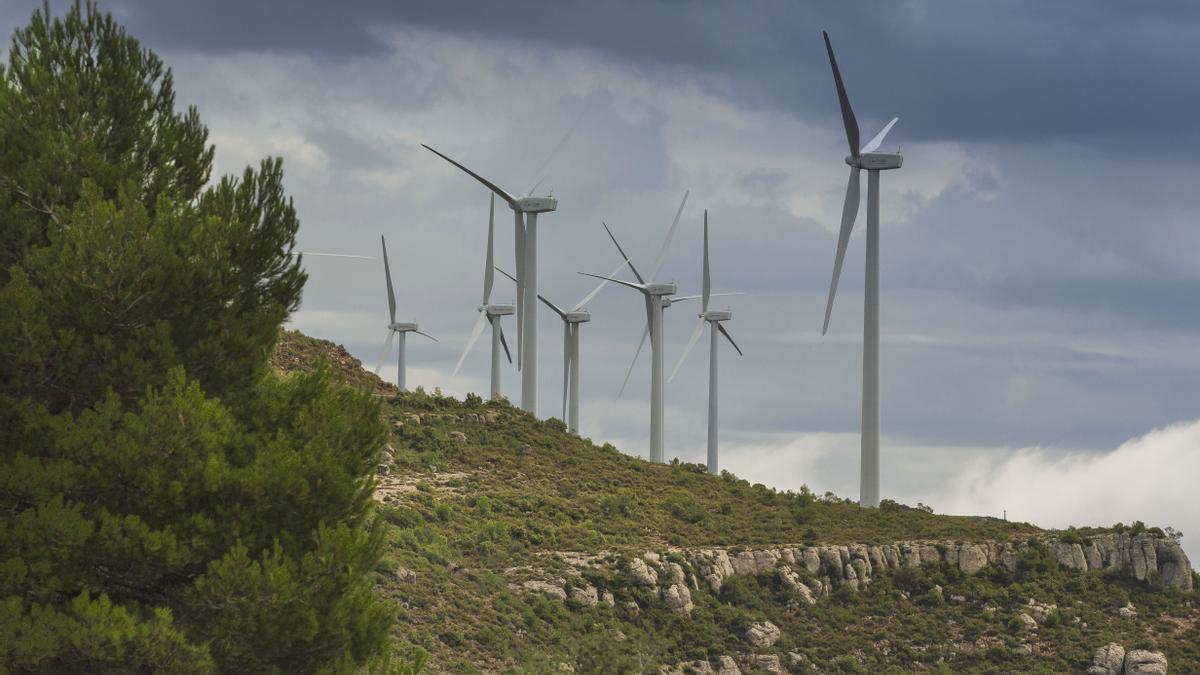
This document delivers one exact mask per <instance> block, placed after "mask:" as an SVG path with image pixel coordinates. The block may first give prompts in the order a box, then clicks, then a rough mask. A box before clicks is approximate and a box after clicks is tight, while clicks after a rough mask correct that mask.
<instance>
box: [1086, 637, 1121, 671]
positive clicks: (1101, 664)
mask: <svg viewBox="0 0 1200 675" xmlns="http://www.w3.org/2000/svg"><path fill="white" fill-rule="evenodd" d="M1123 668H1125V648H1124V647H1122V646H1121V645H1119V644H1117V643H1115V642H1110V643H1108V644H1106V645H1104V646H1103V647H1100V648H1099V649H1097V650H1096V653H1095V654H1094V655H1093V656H1092V667H1091V668H1088V673H1090V674H1091V675H1121V671H1122V669H1123Z"/></svg>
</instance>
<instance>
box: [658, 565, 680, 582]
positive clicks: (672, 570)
mask: <svg viewBox="0 0 1200 675" xmlns="http://www.w3.org/2000/svg"><path fill="white" fill-rule="evenodd" d="M665 572H666V574H664V576H665V577H666V578H665V579H663V580H662V581H663V583H666V584H682V583H683V568H682V567H680V566H679V563H673V562H669V563H667V565H666V570H665Z"/></svg>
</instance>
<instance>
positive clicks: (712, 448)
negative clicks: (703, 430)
mask: <svg viewBox="0 0 1200 675" xmlns="http://www.w3.org/2000/svg"><path fill="white" fill-rule="evenodd" d="M711 296H712V281H711V276H710V275H709V270H708V209H705V210H704V286H703V295H702V296H701V300H700V302H701V306H700V322H699V323H697V324H696V330H694V331H692V337H691V339H690V340H688V343H687V347H685V348H684V350H683V355H682V356H680V357H679V362H678V363H676V364H675V369H674V370H672V371H671V377H670V378H668V379H667V381H668V382H670V381H671V380H674V379H675V373H678V372H679V367H680V366H682V365H683V361H684V359H686V358H687V357H688V354H690V353H691V352H692V348H693V347H695V346H696V342H697V341H699V340H700V334H701V333H703V332H704V324H705V323H706V322H707V323H708V325H709V330H710V332H711V335H710V337H709V347H708V472H709V473H711V474H717V473H719V470H718V469H717V334H718V333H720V334H721V335H724V336H725V339H726V340H729V344H731V345H733V348H734V349H735V350H737V353H738V356H741V355H742V350H741V348H740V347H738V346H737V343H736V342H734V341H733V336H732V335H730V334H729V331H728V330H726V329H725V326H723V325H721V322H722V321H729V320H730V319H732V318H733V312H731V311H729V310H724V311H722V310H710V309H709V308H708V301H709V298H710V297H711Z"/></svg>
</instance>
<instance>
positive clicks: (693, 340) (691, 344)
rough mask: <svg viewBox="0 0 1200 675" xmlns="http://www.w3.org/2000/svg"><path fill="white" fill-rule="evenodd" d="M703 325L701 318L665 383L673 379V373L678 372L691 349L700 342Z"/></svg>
mask: <svg viewBox="0 0 1200 675" xmlns="http://www.w3.org/2000/svg"><path fill="white" fill-rule="evenodd" d="M704 323H705V321H704V319H703V318H701V319H700V323H698V324H696V329H695V330H693V331H692V337H690V338H688V343H687V346H686V347H684V348H683V355H682V356H680V357H679V361H678V362H676V364H675V369H674V370H672V371H671V376H670V377H668V378H667V382H670V381H671V380H674V379H675V373H678V372H679V367H680V366H682V365H683V362H684V360H686V359H687V357H688V354H691V353H692V348H693V347H695V346H696V343H697V342H698V341H699V340H700V336H701V335H702V334H703V333H704Z"/></svg>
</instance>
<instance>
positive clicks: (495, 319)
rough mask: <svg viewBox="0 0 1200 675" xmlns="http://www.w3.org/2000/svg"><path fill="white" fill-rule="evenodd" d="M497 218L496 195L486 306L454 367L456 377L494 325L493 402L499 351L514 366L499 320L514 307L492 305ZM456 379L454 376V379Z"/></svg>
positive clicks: (490, 224) (491, 213)
mask: <svg viewBox="0 0 1200 675" xmlns="http://www.w3.org/2000/svg"><path fill="white" fill-rule="evenodd" d="M495 216H496V195H494V194H493V195H492V203H491V206H490V207H489V210H488V241H487V259H486V261H485V262H484V268H483V304H482V305H480V306H479V320H477V321H476V322H475V327H474V328H473V329H472V330H471V337H470V338H469V339H468V340H467V346H466V348H465V349H463V353H462V356H460V357H458V365H456V366H454V375H458V371H459V369H461V368H462V364H463V361H466V360H467V354H469V353H471V347H474V346H475V342H476V341H477V340H479V336H480V335H481V334H483V325H484V324H485V323H490V324H491V325H492V395H491V396H492V398H497V397H499V396H500V347H501V346H503V347H504V355H505V356H507V357H508V362H509V363H512V354H509V352H508V341H507V340H505V339H504V329H503V328H501V326H500V317H502V316H508V315H510V314H512V313H513V306H512V305H493V304H491V298H492V282H493V280H494V278H495V276H496V274H495V270H494V268H495V261H494V260H493V255H492V248H493V246H492V240H493V235H494V233H495ZM452 376H453V375H452Z"/></svg>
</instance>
